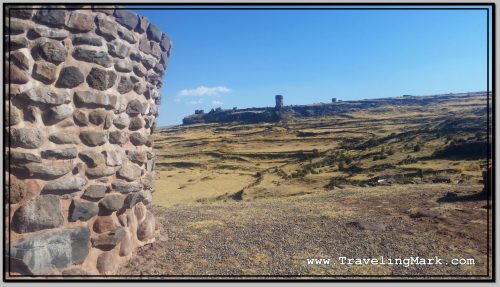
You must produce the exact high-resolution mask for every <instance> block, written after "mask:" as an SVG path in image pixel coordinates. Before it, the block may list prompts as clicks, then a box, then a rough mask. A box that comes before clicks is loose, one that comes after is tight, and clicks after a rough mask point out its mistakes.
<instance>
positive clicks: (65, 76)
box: [56, 66, 84, 89]
mask: <svg viewBox="0 0 500 287" xmlns="http://www.w3.org/2000/svg"><path fill="white" fill-rule="evenodd" d="M83 81H84V76H83V74H82V73H81V72H80V70H79V69H78V68H77V67H74V66H69V67H64V68H62V69H61V72H60V73H59V79H58V80H57V82H56V87H58V88H69V89H71V88H74V87H76V86H78V85H80V84H81V83H83Z"/></svg>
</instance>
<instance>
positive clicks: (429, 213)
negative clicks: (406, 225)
mask: <svg viewBox="0 0 500 287" xmlns="http://www.w3.org/2000/svg"><path fill="white" fill-rule="evenodd" d="M410 217H411V218H422V217H430V218H441V217H442V213H441V212H439V211H438V210H436V209H427V210H424V209H420V210H417V211H415V212H413V213H411V214H410Z"/></svg>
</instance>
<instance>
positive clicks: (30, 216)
mask: <svg viewBox="0 0 500 287" xmlns="http://www.w3.org/2000/svg"><path fill="white" fill-rule="evenodd" d="M63 223H64V218H63V215H62V211H61V203H60V202H59V198H58V197H57V196H55V195H51V194H48V195H39V196H37V197H35V198H33V199H32V200H30V201H28V202H27V203H26V204H24V205H23V206H21V207H20V208H18V209H17V210H16V212H15V213H14V215H13V217H12V225H11V226H12V229H13V230H14V231H15V232H18V233H25V232H33V231H38V230H43V229H49V228H55V227H59V226H61V225H63Z"/></svg>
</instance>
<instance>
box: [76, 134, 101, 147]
mask: <svg viewBox="0 0 500 287" xmlns="http://www.w3.org/2000/svg"><path fill="white" fill-rule="evenodd" d="M80 140H81V141H82V143H84V144H86V145H88V146H100V145H103V144H105V143H106V142H107V141H108V134H107V133H105V132H94V131H82V132H80Z"/></svg>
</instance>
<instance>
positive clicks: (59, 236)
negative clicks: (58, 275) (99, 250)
mask: <svg viewBox="0 0 500 287" xmlns="http://www.w3.org/2000/svg"><path fill="white" fill-rule="evenodd" d="M89 250H90V229H89V228H87V227H76V228H65V229H61V230H50V231H44V232H41V233H37V234H34V235H32V236H30V237H27V238H24V239H21V240H19V241H17V242H14V243H13V244H12V245H11V248H10V254H9V255H10V258H11V259H13V260H14V261H11V262H14V264H11V267H12V271H13V272H21V273H25V272H22V271H23V270H28V271H29V272H30V273H31V274H34V275H47V274H48V272H49V271H51V270H52V269H55V268H57V269H61V268H64V267H66V266H69V265H72V264H81V263H82V262H83V261H84V260H85V258H86V257H87V255H88V253H89Z"/></svg>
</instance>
